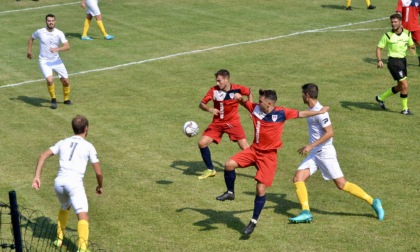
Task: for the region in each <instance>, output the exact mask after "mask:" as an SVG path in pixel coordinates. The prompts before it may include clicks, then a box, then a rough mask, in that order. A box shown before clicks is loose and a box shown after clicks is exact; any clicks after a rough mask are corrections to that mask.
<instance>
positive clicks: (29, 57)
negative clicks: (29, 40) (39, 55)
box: [26, 52, 34, 59]
mask: <svg viewBox="0 0 420 252" xmlns="http://www.w3.org/2000/svg"><path fill="white" fill-rule="evenodd" d="M26 57H27V58H28V59H33V57H34V55H33V54H32V52H27V53H26Z"/></svg>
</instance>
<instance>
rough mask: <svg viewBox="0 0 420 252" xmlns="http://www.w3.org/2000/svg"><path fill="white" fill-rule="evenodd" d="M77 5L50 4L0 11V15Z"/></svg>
mask: <svg viewBox="0 0 420 252" xmlns="http://www.w3.org/2000/svg"><path fill="white" fill-rule="evenodd" d="M78 3H79V2H73V3H65V4H52V5H45V6H39V7H31V8H25V9H17V10H9V11H2V12H0V15H3V14H8V13H13V12H20V11H30V10H38V9H45V8H49V7H57V6H65V5H72V4H78Z"/></svg>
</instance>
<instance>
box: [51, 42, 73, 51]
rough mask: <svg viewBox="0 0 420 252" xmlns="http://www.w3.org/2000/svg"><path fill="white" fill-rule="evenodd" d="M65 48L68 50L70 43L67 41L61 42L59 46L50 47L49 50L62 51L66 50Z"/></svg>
mask: <svg viewBox="0 0 420 252" xmlns="http://www.w3.org/2000/svg"><path fill="white" fill-rule="evenodd" d="M67 50H70V44H69V42H65V43H63V46H61V47H57V48H50V51H51V52H62V51H67Z"/></svg>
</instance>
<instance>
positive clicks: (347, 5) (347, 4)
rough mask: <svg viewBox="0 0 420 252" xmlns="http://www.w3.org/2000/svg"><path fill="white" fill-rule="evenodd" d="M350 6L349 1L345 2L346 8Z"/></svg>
mask: <svg viewBox="0 0 420 252" xmlns="http://www.w3.org/2000/svg"><path fill="white" fill-rule="evenodd" d="M350 5H351V0H346V8H347V7H349V6H350Z"/></svg>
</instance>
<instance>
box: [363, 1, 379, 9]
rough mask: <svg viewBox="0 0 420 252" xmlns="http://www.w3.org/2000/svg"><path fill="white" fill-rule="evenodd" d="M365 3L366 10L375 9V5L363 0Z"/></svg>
mask: <svg viewBox="0 0 420 252" xmlns="http://www.w3.org/2000/svg"><path fill="white" fill-rule="evenodd" d="M365 2H366V7H367V9H368V10H373V9H376V6H375V5H371V4H370V0H365Z"/></svg>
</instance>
